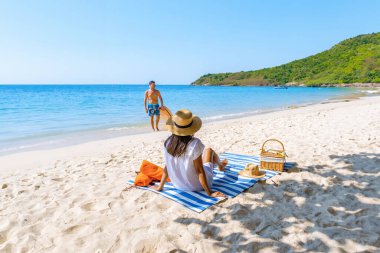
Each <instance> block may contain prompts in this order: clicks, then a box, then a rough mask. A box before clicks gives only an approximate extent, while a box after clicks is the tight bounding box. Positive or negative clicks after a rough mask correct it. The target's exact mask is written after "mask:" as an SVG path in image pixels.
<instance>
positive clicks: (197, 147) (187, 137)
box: [154, 109, 227, 197]
mask: <svg viewBox="0 0 380 253" xmlns="http://www.w3.org/2000/svg"><path fill="white" fill-rule="evenodd" d="M166 125H167V128H168V130H169V131H171V132H172V135H171V136H170V137H169V138H168V139H167V140H166V141H165V144H164V146H165V148H164V152H165V161H166V166H165V168H164V172H163V176H162V178H161V183H160V185H159V186H158V187H154V189H155V190H158V191H161V190H162V189H163V187H164V184H165V182H166V179H167V178H168V176H169V177H170V180H171V182H172V184H173V186H174V187H175V188H177V189H180V190H184V191H201V190H205V192H206V193H207V194H208V195H209V196H211V197H224V196H225V195H224V194H223V193H221V192H211V190H210V188H211V185H212V183H213V172H212V170H213V168H214V164H216V165H217V166H218V168H219V170H221V171H222V170H224V168H225V166H226V165H227V160H226V159H225V160H223V161H222V162H221V161H220V160H219V156H218V155H217V154H216V153H215V152H214V151H213V150H212V149H211V148H205V146H204V145H203V143H202V142H201V140H199V139H198V138H195V137H193V135H194V133H195V132H197V131H198V130H199V129H200V128H201V126H202V121H201V119H200V118H199V117H197V116H193V115H192V113H191V112H190V111H189V110H185V109H183V110H179V111H178V112H177V113H176V114H175V115H174V116H173V118H172V119H169V120H168V122H167V123H166Z"/></svg>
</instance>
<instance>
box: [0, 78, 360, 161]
mask: <svg viewBox="0 0 380 253" xmlns="http://www.w3.org/2000/svg"><path fill="white" fill-rule="evenodd" d="M147 88H148V86H147V85H0V155H1V154H5V153H10V152H17V151H23V150H30V149H34V148H43V147H47V146H49V145H64V144H67V143H73V142H81V141H82V142H83V141H87V140H92V139H101V138H108V137H113V136H120V135H125V134H130V133H138V132H144V131H149V121H148V117H147V115H146V114H145V110H144V106H143V98H144V92H145V90H147ZM157 89H159V90H160V91H161V94H162V96H163V99H164V104H165V105H166V106H168V107H169V108H170V109H171V110H172V111H173V112H175V111H176V110H178V109H181V108H188V109H190V110H191V111H193V113H194V114H197V115H198V116H200V117H201V118H202V119H203V120H204V121H205V122H207V121H213V120H219V119H226V118H233V117H241V116H244V115H250V114H255V113H261V112H265V111H270V110H278V109H283V108H287V107H288V106H292V105H303V104H310V103H317V102H322V101H324V100H328V99H331V98H334V97H338V96H341V95H347V94H349V93H353V92H355V91H356V90H355V89H350V88H302V87H291V88H289V89H274V88H273V87H212V86H207V87H203V86H202V87H198V86H190V85H158V86H157Z"/></svg>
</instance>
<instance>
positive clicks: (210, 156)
mask: <svg viewBox="0 0 380 253" xmlns="http://www.w3.org/2000/svg"><path fill="white" fill-rule="evenodd" d="M202 160H203V162H204V163H213V164H217V165H218V168H219V170H220V171H223V170H224V168H225V167H226V165H227V163H228V161H227V159H224V160H223V161H220V159H219V156H218V154H217V153H215V151H214V150H212V148H206V149H205V151H204V153H203V157H202Z"/></svg>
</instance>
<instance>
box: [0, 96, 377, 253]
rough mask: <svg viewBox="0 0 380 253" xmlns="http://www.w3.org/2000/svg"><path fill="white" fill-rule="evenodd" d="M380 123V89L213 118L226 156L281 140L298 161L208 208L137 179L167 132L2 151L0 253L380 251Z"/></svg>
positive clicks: (214, 136) (211, 130) (205, 131)
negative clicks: (131, 184)
mask: <svg viewBox="0 0 380 253" xmlns="http://www.w3.org/2000/svg"><path fill="white" fill-rule="evenodd" d="M379 126H380V96H368V97H361V98H359V99H343V100H340V101H330V102H329V103H324V104H323V103H319V104H316V105H310V106H305V107H298V108H289V109H287V110H281V111H275V112H270V113H266V114H259V115H254V116H249V117H244V118H238V119H228V120H223V121H215V122H210V123H207V124H204V126H203V127H202V129H201V130H200V131H199V133H197V134H196V137H199V138H200V139H201V140H202V141H203V142H204V144H205V145H206V146H211V147H213V148H214V149H215V150H216V151H217V152H230V153H239V154H247V155H258V154H259V152H260V148H261V145H262V143H263V142H264V141H265V140H266V139H270V138H277V139H279V140H281V141H282V142H283V143H284V145H285V149H286V152H287V154H288V156H289V157H288V160H289V161H290V162H297V164H298V165H297V167H296V168H295V169H294V170H293V171H292V172H293V173H282V174H281V175H277V176H275V177H273V178H272V179H270V180H267V182H266V183H260V184H255V185H254V186H253V187H251V188H250V189H248V191H246V192H244V193H242V194H240V195H238V196H237V197H235V198H232V199H227V200H226V201H224V202H222V203H219V204H217V205H216V206H213V207H211V208H209V209H207V210H206V211H204V212H202V213H201V214H198V213H194V212H193V211H190V210H188V209H185V208H184V207H183V206H181V205H179V204H178V203H175V202H173V201H171V200H168V199H166V198H164V197H162V196H160V195H157V194H154V193H151V192H146V191H142V190H139V189H130V188H128V187H127V186H128V185H127V183H126V182H127V180H129V179H133V178H134V176H135V175H136V173H135V172H136V171H138V170H139V166H140V164H141V161H142V160H143V159H147V160H149V161H151V162H153V163H156V164H158V165H161V166H163V165H164V158H163V152H162V145H163V142H164V140H165V139H166V138H167V137H168V136H169V133H168V132H165V131H161V132H152V133H144V134H138V135H131V136H124V137H117V138H112V139H107V140H101V141H92V142H87V143H83V144H78V145H73V146H68V147H61V148H56V149H51V150H38V151H31V152H24V153H16V154H10V155H6V156H1V157H0V178H1V183H0V200H1V202H0V251H4V252H14V251H21V250H25V251H33V250H35V251H41V252H52V251H53V252H61V251H80V252H96V251H98V252H107V251H109V252H153V251H154V252H168V251H171V250H173V252H174V251H175V250H183V251H187V252H204V251H208V252H221V251H223V250H225V249H234V250H236V251H243V252H252V251H259V250H260V251H263V252H270V251H273V250H276V249H282V250H285V251H325V252H326V251H342V250H344V251H348V252H350V251H356V252H358V251H376V250H378V249H379V247H380V244H379V241H380V237H379V234H380V230H379V227H380V224H379V222H378V219H377V220H376V219H373V217H377V216H378V213H379V210H380V196H379V195H378V192H379V184H378V183H377V182H378V179H379V177H380V172H379V167H378V164H379V162H380V157H379V154H380V142H379V139H378V138H379V137H378V136H380V127H379Z"/></svg>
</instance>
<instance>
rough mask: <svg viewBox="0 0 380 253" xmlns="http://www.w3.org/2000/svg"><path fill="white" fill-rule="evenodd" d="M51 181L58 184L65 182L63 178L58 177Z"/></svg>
mask: <svg viewBox="0 0 380 253" xmlns="http://www.w3.org/2000/svg"><path fill="white" fill-rule="evenodd" d="M51 180H53V181H56V182H62V181H63V178H61V177H56V178H52V179H51Z"/></svg>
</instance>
